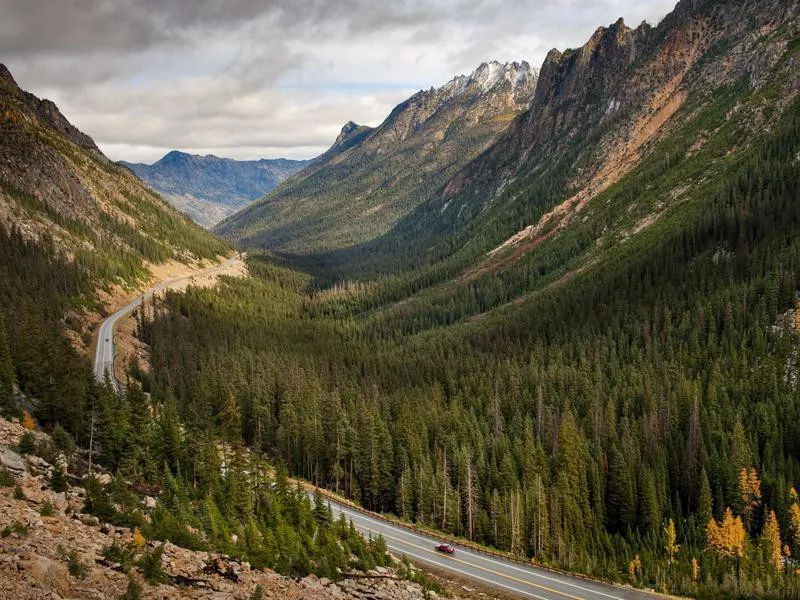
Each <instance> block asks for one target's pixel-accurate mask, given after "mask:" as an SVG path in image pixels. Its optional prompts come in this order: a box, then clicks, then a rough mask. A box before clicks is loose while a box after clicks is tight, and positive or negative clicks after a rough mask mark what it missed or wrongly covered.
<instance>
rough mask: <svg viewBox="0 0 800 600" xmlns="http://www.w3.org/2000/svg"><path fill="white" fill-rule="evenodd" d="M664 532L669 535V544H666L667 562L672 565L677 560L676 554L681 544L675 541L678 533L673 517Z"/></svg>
mask: <svg viewBox="0 0 800 600" xmlns="http://www.w3.org/2000/svg"><path fill="white" fill-rule="evenodd" d="M664 534H665V535H666V537H667V545H666V546H665V549H666V551H667V564H668V565H672V563H673V562H674V561H675V556H676V555H677V554H678V550H680V545H678V544H676V543H675V541H676V539H677V534H676V533H675V522H674V521H673V520H672V519H670V520H669V523H667V526H666V527H664Z"/></svg>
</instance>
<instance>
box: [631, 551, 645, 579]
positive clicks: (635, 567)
mask: <svg viewBox="0 0 800 600" xmlns="http://www.w3.org/2000/svg"><path fill="white" fill-rule="evenodd" d="M641 572H642V559H641V558H639V555H638V554H637V555H636V556H634V557H633V560H632V561H631V562H629V563H628V575H629V576H630V578H631V581H636V576H637V575H639V574H641Z"/></svg>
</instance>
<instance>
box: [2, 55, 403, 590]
mask: <svg viewBox="0 0 800 600" xmlns="http://www.w3.org/2000/svg"><path fill="white" fill-rule="evenodd" d="M0 216H1V217H2V219H1V220H0V283H1V285H0V414H2V415H3V416H4V417H9V418H18V419H21V421H22V423H23V425H24V426H25V427H26V428H27V429H31V430H32V429H36V428H41V429H43V430H45V431H48V432H52V434H53V437H52V439H53V443H52V444H50V443H44V442H41V443H40V442H37V438H35V437H34V436H33V435H32V434H31V433H28V434H27V435H26V436H23V438H22V440H21V441H20V442H19V444H18V445H16V446H15V447H14V448H13V449H7V448H6V449H4V462H2V463H0V487H8V486H9V485H11V486H13V485H14V477H13V476H12V474H11V473H10V471H9V470H8V469H7V468H6V466H5V465H6V464H7V463H6V462H5V461H8V460H12V461H13V456H14V455H15V454H14V453H15V452H16V451H19V453H20V454H21V455H26V454H27V455H40V456H43V457H46V459H47V460H49V461H50V463H52V464H53V465H56V467H57V468H55V469H53V473H52V475H48V477H47V478H48V480H49V481H48V482H47V483H48V487H49V488H51V489H52V491H53V492H55V493H60V492H64V491H65V490H66V489H67V488H69V487H74V486H78V487H80V488H83V489H84V492H83V493H82V494H81V496H82V498H83V506H76V507H75V510H76V511H81V512H85V513H89V514H91V515H94V516H95V517H97V518H98V519H101V520H102V522H103V523H113V524H116V525H119V526H124V527H129V528H134V527H135V528H138V529H136V530H135V531H136V533H135V535H134V545H131V544H117V543H116V542H115V543H113V544H109V546H108V547H106V548H104V549H103V557H104V558H103V560H105V559H108V561H109V562H108V564H109V565H117V568H118V570H123V571H128V570H129V569H131V567H132V566H133V564H132V563H133V562H134V559H135V556H136V554H137V552H141V554H142V555H143V556H145V557H149V559H150V563H146V564H145V559H144V558H142V560H141V562H140V563H137V564H141V565H144V566H142V567H141V570H142V572H143V573H144V577H145V579H146V580H147V581H148V583H150V584H153V585H158V584H159V583H162V582H163V581H164V580H165V575H164V572H163V571H162V568H161V553H162V552H163V546H161V548H160V550H159V549H158V548H157V547H154V548H153V550H152V551H151V550H149V549H146V550H143V547H144V543H145V539H148V540H161V541H169V542H172V543H174V544H177V545H180V546H183V547H184V548H189V549H196V550H216V551H218V552H225V553H227V554H229V555H231V556H235V557H238V558H240V559H241V560H246V561H248V562H249V563H250V564H252V565H253V566H254V567H256V568H262V567H271V568H273V569H276V570H278V571H279V572H281V573H284V574H287V575H294V576H298V575H299V576H304V575H307V574H308V573H310V572H316V573H319V574H321V575H327V576H328V577H329V578H331V579H333V580H339V579H340V578H341V577H342V574H343V572H345V571H348V570H350V569H351V568H356V569H362V570H369V569H372V568H374V567H375V566H376V565H386V564H387V563H388V562H389V561H390V558H389V557H388V555H387V553H386V547H385V544H384V543H383V540H382V539H380V538H376V539H371V540H366V539H364V538H363V537H362V536H361V535H359V534H358V533H357V532H356V531H355V529H354V528H353V527H351V526H349V525H348V524H347V523H346V522H344V521H343V520H340V521H334V519H333V517H332V514H331V512H330V510H329V509H327V507H326V505H325V504H324V503H322V502H321V501H320V502H316V503H312V502H311V501H310V499H309V497H308V494H307V493H306V491H305V490H304V489H303V488H299V487H297V486H296V485H295V484H291V483H290V482H289V481H288V480H287V477H286V471H285V469H283V468H277V469H276V468H275V467H274V466H273V464H272V463H270V462H268V460H267V457H266V456H265V455H264V454H263V453H260V452H253V451H251V450H250V449H248V448H246V447H245V446H244V445H243V444H242V440H241V437H240V436H239V434H238V429H239V426H238V422H239V418H240V417H239V414H238V410H239V409H238V407H237V406H236V405H235V404H234V402H233V399H232V397H230V398H228V400H227V409H226V410H227V411H228V412H227V413H226V414H227V417H225V418H226V419H227V421H226V423H227V424H223V425H222V426H221V428H220V429H219V430H216V429H214V430H213V431H212V430H208V429H206V433H207V434H208V435H206V436H205V437H203V436H202V435H201V436H200V437H195V436H194V435H193V434H198V435H200V434H201V432H200V431H199V429H198V428H197V427H196V426H195V424H194V423H192V422H191V421H190V420H182V419H181V416H180V414H179V412H180V411H179V410H178V406H177V404H176V399H175V398H176V397H175V396H174V395H173V394H172V393H166V394H163V395H162V394H158V393H155V394H152V395H150V396H147V395H145V394H144V393H143V392H142V390H141V387H140V386H139V385H137V384H136V383H135V382H132V383H131V384H130V385H129V386H128V389H127V390H125V391H121V392H117V391H115V389H114V387H112V386H111V384H110V382H108V381H105V382H98V381H96V380H95V378H94V374H93V373H92V370H91V367H90V363H89V359H88V358H87V357H86V356H85V354H84V353H81V352H80V351H79V350H78V348H76V346H78V345H81V344H80V340H79V341H76V336H75V335H74V327H75V325H76V323H77V322H79V321H81V320H82V319H83V318H84V317H85V316H86V314H87V313H92V312H98V311H100V310H102V307H101V305H100V301H99V298H98V291H99V290H100V289H102V288H108V287H110V286H111V285H112V284H120V285H123V286H127V287H128V289H130V290H135V289H136V286H138V285H139V284H140V283H142V282H143V281H144V280H146V278H148V277H149V275H150V273H149V271H148V266H150V265H154V264H157V263H160V262H163V261H166V260H175V261H181V262H197V261H200V260H202V259H215V258H217V257H218V255H220V254H223V253H228V252H229V251H230V247H229V246H228V245H227V244H226V243H225V242H223V241H222V240H220V239H218V238H216V237H214V236H212V235H211V234H209V233H207V232H205V231H203V230H202V229H201V228H200V227H198V226H196V225H194V224H193V223H191V222H190V221H189V220H188V219H187V218H185V217H183V216H181V215H180V214H178V213H177V211H175V210H174V209H172V208H171V207H169V206H168V205H167V204H166V203H164V202H163V201H162V200H161V198H160V197H158V196H157V195H156V194H154V193H153V192H151V191H150V190H148V189H147V188H145V187H144V186H143V185H142V184H141V182H140V181H139V180H138V179H137V178H136V177H135V176H134V175H133V174H132V173H131V172H130V171H128V170H127V169H126V168H123V167H120V166H117V165H114V164H113V163H111V162H109V161H108V159H107V158H106V157H105V156H103V154H102V153H101V152H100V150H99V149H98V148H97V146H96V145H95V144H94V142H93V141H92V140H91V138H89V136H87V135H85V134H83V133H81V132H80V131H79V130H77V129H76V128H75V127H74V126H72V125H71V124H70V123H69V122H68V121H67V120H66V118H65V117H64V116H63V115H61V113H60V112H59V111H58V109H57V108H56V107H55V105H54V104H52V103H51V102H49V101H46V100H39V99H38V98H36V97H35V96H33V95H32V94H29V93H27V92H24V91H22V90H20V89H19V88H18V87H17V85H16V83H15V82H14V80H13V78H12V77H11V75H10V73H9V72H8V71H7V70H6V69H5V67H3V66H2V65H0ZM17 459H18V460H19V457H17ZM18 464H22V463H21V461H19V463H18ZM98 466H99V467H101V468H102V469H104V470H106V474H110V475H113V477H110V479H111V481H110V482H109V481H108V480H105V481H103V483H101V481H100V479H98V478H97V477H96V475H97V474H98V472H97V468H98ZM62 467H63V468H65V469H66V468H68V473H65V472H62ZM93 469H94V471H93ZM20 475H24V473H20ZM9 481H10V483H9ZM37 485H38V484H37ZM17 489H18V490H19V486H18V487H17ZM37 489H38V488H37ZM147 494H153V495H155V496H157V497H158V501H157V502H156V501H155V500H153V501H154V503H155V506H150V507H146V506H144V505H143V504H142V496H144V495H147ZM14 497H15V498H17V499H22V500H24V499H25V496H24V493H23V492H22V491H21V490H20V491H19V492H18V493H15V496H14ZM42 510H43V513H42V514H43V515H44V514H45V512H44V511H45V510H49V511H50V512H51V513H52V511H54V510H56V509H55V508H54V507H53V505H52V504H51V505H50V506H49V509H44V508H43V509H42ZM87 516H88V515H82V517H84V519H85V517H87ZM4 517H5V515H4ZM12 525H13V526H15V527H19V528H21V529H19V530H15V531H17V533H15V535H24V533H25V525H24V524H20V523H13V524H12V523H10V522H9V521H8V520H4V522H3V526H4V530H3V538H5V537H7V536H8V535H9V533H10V532H11V527H12ZM20 531H21V532H22V533H21V534H20V533H19V532H20ZM97 535H98V536H99V535H102V534H99V533H98V534H97ZM137 536H138V540H137ZM239 540H241V541H239ZM96 541H97V540H96ZM64 552H65V553H66V551H64ZM70 556H72V558H71V559H70V560H71V561H72V562H71V563H70V564H71V568H70V573H71V574H73V575H74V576H75V577H76V578H80V577H85V576H86V574H87V572H88V571H91V567H90V566H87V565H83V564H82V563H81V561H80V559H79V558H78V557H77V555H76V554H74V550H72V554H71V555H70ZM98 558H99V555H98ZM73 568H75V569H78V570H77V571H75V572H74V573H73ZM65 572H66V571H65ZM29 575H30V573H29ZM227 576H228V578H230V577H231V574H230V573H227ZM408 576H409V577H411V576H412V574H411V572H410V571H409V575H408ZM416 577H419V576H416ZM67 579H69V578H68V577H67ZM134 583H135V582H134ZM189 583H191V582H189ZM181 584H182V585H186V584H187V581H181ZM66 587H67V588H68V587H69V585H68V582H67V585H66ZM134 587H136V586H134ZM59 589H63V588H59ZM129 589H131V586H129ZM137 589H140V588H137ZM33 593H35V592H33ZM43 593H44V592H43ZM115 597H116V596H115ZM124 597H126V598H127V597H131V596H128V595H126V596H124ZM135 597H139V596H138V595H137V596H135Z"/></svg>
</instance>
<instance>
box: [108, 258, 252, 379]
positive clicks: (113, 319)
mask: <svg viewBox="0 0 800 600" xmlns="http://www.w3.org/2000/svg"><path fill="white" fill-rule="evenodd" d="M237 262H239V258H238V257H236V256H234V257H232V258H229V259H228V260H226V261H225V262H222V263H220V264H218V265H215V266H213V267H209V268H208V269H204V270H202V271H198V272H197V273H193V274H191V275H185V276H183V277H175V278H173V279H166V280H164V281H162V282H161V283H159V284H158V285H156V286H154V287H152V288H150V289H149V290H147V291H146V292H144V293H143V294H142V295H141V296H139V297H138V298H137V299H136V300H134V301H133V302H131V303H130V304H128V305H127V306H124V307H122V308H120V309H119V310H118V311H117V312H115V313H114V314H113V315H111V316H110V317H106V319H105V321H103V322H102V323H101V324H100V332H99V334H98V336H97V350H96V352H95V354H94V376H95V377H96V378H97V379H99V380H100V381H102V380H103V379H104V377H105V374H106V373H108V375H109V377H110V378H111V384H112V385H113V386H114V387H115V388H116V389H117V390H119V389H121V387H122V386H121V385H120V383H119V381H117V379H116V377H114V356H115V352H116V350H115V347H114V326H115V325H116V324H117V321H119V320H120V319H121V318H122V317H124V316H125V315H127V314H128V313H129V312H131V311H132V310H134V309H136V308H138V307H139V306H141V304H142V301H143V300H149V299H150V298H152V297H153V295H154V294H157V293H158V292H160V291H162V290H165V289H167V288H170V287H172V286H175V285H177V284H179V283H183V282H184V281H187V280H189V279H192V278H193V277H196V276H200V275H211V274H213V273H216V272H217V271H221V270H222V269H226V268H228V267H230V266H231V265H233V264H235V263H237Z"/></svg>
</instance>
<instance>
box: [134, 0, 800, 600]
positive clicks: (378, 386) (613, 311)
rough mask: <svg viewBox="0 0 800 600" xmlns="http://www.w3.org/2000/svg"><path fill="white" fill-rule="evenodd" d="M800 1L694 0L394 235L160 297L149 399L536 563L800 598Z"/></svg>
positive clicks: (556, 75) (375, 505)
mask: <svg viewBox="0 0 800 600" xmlns="http://www.w3.org/2000/svg"><path fill="white" fill-rule="evenodd" d="M784 8H785V7H784ZM773 9H774V10H773ZM796 10H797V7H796V6H795V7H790V9H789V10H778V8H777V4H776V3H771V2H756V3H753V2H744V1H742V2H737V1H731V2H713V1H708V2H700V3H688V2H682V3H680V4H679V6H678V7H677V8H676V11H675V12H674V13H673V14H672V15H670V16H668V17H667V18H665V19H664V21H663V22H662V23H661V24H660V25H659V26H658V27H657V28H655V29H652V30H651V29H649V28H647V27H641V28H639V29H637V30H630V29H628V28H626V27H625V26H624V24H623V23H621V22H619V23H617V24H615V25H613V26H611V27H609V28H607V29H605V28H604V29H602V30H600V31H599V32H598V33H597V34H596V35H595V36H593V38H592V40H590V42H589V44H587V46H586V47H585V48H583V49H579V50H577V51H570V52H565V53H563V54H558V53H551V55H550V57H549V58H548V62H547V63H546V64H545V66H544V67H543V69H542V78H541V79H540V81H539V84H538V87H537V92H536V98H535V99H534V102H533V107H532V109H531V111H532V112H529V113H527V114H526V115H523V116H522V117H520V118H519V119H518V120H517V121H516V122H515V124H514V126H513V127H512V128H511V129H509V133H507V134H506V136H505V137H504V138H503V139H502V140H501V142H499V143H498V144H497V145H496V146H493V147H492V148H491V150H489V151H488V152H487V153H485V154H484V155H482V156H481V158H479V159H478V161H476V162H475V163H473V164H471V165H470V166H468V167H467V168H466V169H465V170H464V172H463V173H462V174H461V175H459V176H458V177H456V178H455V179H453V180H452V181H451V184H449V185H447V186H445V187H443V188H441V189H440V192H439V194H438V195H437V196H435V197H434V198H432V199H431V200H430V201H429V202H427V203H425V204H423V205H421V206H420V208H418V209H417V210H416V211H415V212H414V213H412V214H411V216H410V217H409V218H408V219H406V220H404V221H402V222H401V223H400V224H399V225H398V226H397V228H395V230H393V231H392V232H390V233H389V234H387V235H386V236H384V237H383V238H382V239H379V240H378V241H377V242H374V243H372V244H369V243H367V244H363V245H361V246H357V247H354V248H352V249H349V250H346V251H342V252H338V253H336V252H332V253H328V254H325V255H310V256H307V257H305V258H304V259H302V260H297V259H296V258H292V259H291V260H289V261H286V262H284V263H283V264H282V265H281V264H276V262H275V261H274V259H271V258H269V257H266V256H264V257H254V258H251V259H250V261H249V266H250V270H251V273H252V275H253V277H252V278H251V279H249V280H246V281H229V282H228V284H227V285H226V286H225V287H223V288H222V289H220V290H217V291H205V290H191V291H190V292H188V293H186V294H171V295H169V296H168V298H167V299H166V301H165V303H164V304H163V306H160V307H158V308H157V310H156V311H155V314H154V315H153V317H152V318H147V319H142V320H141V322H140V325H139V330H140V335H141V337H142V339H143V340H144V341H146V342H147V343H148V344H149V346H150V348H151V352H152V367H153V368H152V372H151V373H150V374H149V375H147V376H143V377H142V379H143V384H144V386H145V389H149V390H152V391H153V392H154V393H157V394H172V395H174V396H175V397H176V398H177V399H178V406H180V407H181V408H180V409H179V410H180V412H181V415H182V417H183V418H184V419H185V420H186V421H187V422H190V423H195V424H196V425H195V427H197V428H198V429H199V430H201V431H206V430H209V429H210V430H212V431H215V430H218V428H219V427H221V422H222V419H223V415H224V414H225V413H226V412H227V409H225V408H224V407H225V405H226V404H228V403H232V404H233V405H235V406H236V407H237V408H238V410H239V415H240V419H239V421H238V425H239V429H238V434H239V435H240V436H241V438H242V440H243V441H244V442H245V443H246V444H247V445H249V446H251V447H255V448H258V449H261V450H262V451H264V452H266V453H269V454H271V455H275V456H278V457H280V458H281V459H283V460H284V461H286V464H287V465H288V467H289V469H290V470H291V472H293V473H296V474H298V475H301V476H303V477H306V478H308V479H310V480H311V481H314V482H316V483H319V484H320V485H324V486H326V487H328V488H330V489H332V490H335V491H337V492H339V493H341V494H344V495H346V496H348V497H350V498H352V499H355V500H357V501H358V502H360V503H362V504H363V505H365V506H367V507H369V508H372V509H376V510H382V511H387V512H392V513H394V514H396V515H398V516H400V517H401V518H404V519H407V520H410V521H415V522H418V523H421V524H424V525H426V526H429V527H433V528H436V529H440V530H443V531H446V532H449V533H452V534H456V535H460V536H463V537H465V538H468V539H472V540H475V541H478V542H480V543H483V544H486V545H490V546H494V547H496V548H500V549H503V550H506V551H509V552H512V553H514V554H516V555H518V556H520V557H526V558H531V559H534V560H537V561H540V562H543V563H546V564H551V565H555V566H558V567H561V568H566V569H570V570H576V571H581V572H585V573H588V574H592V575H597V576H602V577H606V578H610V579H614V580H617V581H628V582H631V583H634V584H637V585H650V586H655V587H656V588H657V589H662V590H668V591H671V592H676V593H684V594H687V595H695V596H698V597H704V598H705V597H729V598H736V597H781V598H793V597H796V596H797V594H798V593H799V592H800V588H799V586H800V578H799V577H798V575H797V574H795V570H796V569H797V568H798V564H797V562H795V559H794V558H792V557H793V556H797V555H798V552H800V505H798V499H797V493H796V491H795V490H796V489H797V487H798V486H800V398H798V390H797V373H796V370H797V367H796V362H797V349H798V342H800V340H799V339H798V327H797V322H798V319H797V312H796V308H797V307H796V304H797V291H798V289H800V281H798V273H800V270H798V268H799V267H800V252H799V250H800V246H798V243H797V240H798V235H797V232H798V231H800V212H798V207H800V204H799V203H798V200H800V198H798V189H800V187H798V186H800V181H798V173H800V170H798V168H797V156H798V152H800V101H798V98H797V90H798V89H800V83H799V81H800V80H799V79H798V74H800V69H799V68H798V67H800V64H799V63H798V61H799V60H800V59H799V58H798V57H799V56H800V55H799V53H798V49H800V45H798V39H800V38H798V35H800V29H799V27H798V19H797V13H796ZM743 15H744V16H743ZM678 59H680V60H678ZM658 64H662V65H666V70H665V71H656V70H652V68H653V65H658ZM648 68H650V69H651V70H652V72H651V75H650V77H647V69H648ZM545 76H546V77H545ZM543 86H546V87H543ZM648 86H649V87H648ZM665 90H666V91H665ZM611 97H618V98H619V101H620V104H619V106H617V105H616V104H615V105H613V106H614V107H616V108H614V109H613V110H610V109H609V108H608V107H609V104H608V102H609V98H611ZM576 98H582V99H583V100H582V101H583V104H581V103H579V102H576ZM656 100H658V101H657V102H656V104H652V102H655V101H656ZM651 101H652V102H651ZM537 106H538V107H539V108H538V109H537V108H536V107H537ZM617 109H619V116H614V115H613V114H612V113H614V112H615V111H616V110H617ZM605 111H609V112H608V113H606V112H605ZM603 115H606V117H603ZM598 119H599V121H598ZM642 119H644V120H642ZM598 123H599V124H598ZM641 127H643V129H642V128H641ZM637 132H638V133H639V134H641V135H639V136H638V137H637V136H636V135H635V134H637ZM548 139H549V140H554V141H556V142H557V143H556V144H555V145H554V146H547V145H544V144H543V143H542V141H543V140H548ZM515 144H516V145H515ZM523 146H524V147H523ZM609 165H610V166H612V167H614V168H613V169H612V168H610V167H609ZM551 167H552V168H551ZM495 185H496V186H497V187H494V186H495ZM450 202H455V203H461V205H462V206H463V207H464V208H463V211H462V209H461V208H459V206H458V205H453V206H455V208H454V210H455V214H462V215H464V221H463V222H457V221H453V220H451V219H450V218H449V217H448V216H447V214H448V211H449V210H451V209H450V208H448V207H449V206H450V204H448V203H450ZM432 215H436V216H435V218H434V217H432ZM447 232H450V233H447ZM410 240H423V241H424V240H428V241H431V243H432V245H431V246H428V245H427V244H424V243H423V244H422V245H421V246H420V245H413V244H406V243H405V242H409V241H410ZM421 248H428V251H427V252H426V251H424V250H421ZM287 264H289V265H293V266H295V267H296V266H301V267H303V268H304V269H306V270H307V273H302V272H299V271H296V270H292V269H290V268H287V266H286V265H287ZM412 265H413V267H415V268H410V267H411V266H412ZM389 271H394V272H392V273H391V274H385V275H382V273H385V272H389ZM347 273H356V274H358V276H359V280H358V281H353V280H350V281H348V280H344V279H342V276H343V274H347Z"/></svg>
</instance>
